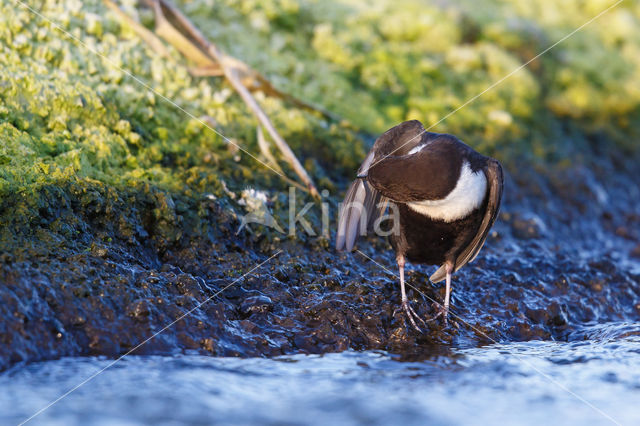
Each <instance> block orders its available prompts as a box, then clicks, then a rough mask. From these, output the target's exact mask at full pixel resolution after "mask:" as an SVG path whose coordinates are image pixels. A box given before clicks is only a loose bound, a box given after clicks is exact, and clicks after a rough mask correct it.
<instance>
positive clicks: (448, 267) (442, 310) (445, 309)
mask: <svg viewBox="0 0 640 426" xmlns="http://www.w3.org/2000/svg"><path fill="white" fill-rule="evenodd" d="M453 267H454V264H453V263H452V262H449V261H447V262H446V263H445V271H446V273H447V277H446V287H445V294H444V306H443V305H441V304H439V303H434V304H433V305H432V306H434V307H435V309H437V310H438V313H437V314H436V316H435V317H433V318H432V319H436V318H438V317H439V316H440V315H442V318H443V321H444V325H445V326H446V325H447V323H448V321H447V317H448V315H449V300H450V298H451V275H452V274H453Z"/></svg>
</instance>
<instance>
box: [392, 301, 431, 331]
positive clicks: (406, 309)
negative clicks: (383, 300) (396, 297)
mask: <svg viewBox="0 0 640 426" xmlns="http://www.w3.org/2000/svg"><path fill="white" fill-rule="evenodd" d="M400 309H402V310H404V312H405V314H406V315H407V318H409V322H410V323H411V325H412V326H413V328H415V329H416V330H417V331H419V332H420V333H424V331H423V330H422V329H421V328H420V327H418V324H417V323H416V319H417V320H418V321H420V322H421V323H422V325H423V326H424V327H425V328H426V327H427V323H426V322H425V320H423V319H422V318H420V315H418V314H417V313H416V311H414V310H413V308H412V307H411V305H410V304H409V301H408V300H407V299H405V300H403V301H402V304H401V305H400V307H399V308H396V310H395V311H393V315H394V316H395V315H396V314H397V313H398V311H399V310H400Z"/></svg>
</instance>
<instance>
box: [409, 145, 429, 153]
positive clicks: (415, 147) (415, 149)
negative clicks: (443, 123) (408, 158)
mask: <svg viewBox="0 0 640 426" xmlns="http://www.w3.org/2000/svg"><path fill="white" fill-rule="evenodd" d="M425 146H427V144H426V143H423V144H422V145H418V146H414V147H413V148H411V151H409V152H408V153H407V155H411V154H415V153H418V152H420V151H422V149H423V148H424V147H425Z"/></svg>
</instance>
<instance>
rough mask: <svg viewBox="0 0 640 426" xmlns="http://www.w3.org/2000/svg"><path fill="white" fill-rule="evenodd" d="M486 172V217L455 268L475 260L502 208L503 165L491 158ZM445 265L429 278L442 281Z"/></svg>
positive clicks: (461, 254) (433, 280)
mask: <svg viewBox="0 0 640 426" xmlns="http://www.w3.org/2000/svg"><path fill="white" fill-rule="evenodd" d="M484 174H485V176H486V177H487V182H488V183H489V195H488V197H489V200H488V201H487V211H486V212H485V214H484V218H483V219H482V222H481V223H480V227H479V228H478V232H477V233H476V235H475V237H473V239H472V240H471V242H470V243H469V245H467V247H465V249H464V250H463V251H462V252H461V253H460V254H459V255H458V257H457V259H456V266H455V270H454V271H457V270H458V269H460V268H462V267H463V266H464V265H466V264H467V263H469V262H473V260H474V259H475V258H476V256H477V255H478V253H479V252H480V249H481V248H482V246H483V245H484V242H485V240H486V239H487V235H489V229H491V226H493V223H494V222H495V221H496V217H497V216H498V210H499V209H500V200H501V199H502V188H503V186H504V184H503V176H502V167H501V166H500V163H498V162H497V161H496V160H494V159H489V163H488V165H487V168H486V169H485V170H484ZM446 274H447V273H446V270H445V266H444V265H442V266H441V267H440V268H439V269H438V270H437V271H436V272H435V273H434V274H433V275H431V277H429V279H430V280H431V282H433V283H437V282H439V281H442V280H443V279H445V277H446Z"/></svg>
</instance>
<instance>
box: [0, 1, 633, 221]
mask: <svg viewBox="0 0 640 426" xmlns="http://www.w3.org/2000/svg"><path fill="white" fill-rule="evenodd" d="M29 4H31V5H32V7H34V8H36V9H37V10H38V11H39V13H42V15H44V16H45V17H46V18H48V19H51V20H53V21H54V22H55V25H54V24H52V23H51V22H49V21H47V19H43V18H42V17H39V16H37V15H36V14H34V13H32V12H31V11H29V10H27V9H25V8H23V7H21V6H16V5H14V4H12V3H5V4H3V5H2V6H0V16H1V18H0V141H2V143H1V144H0V196H1V197H3V199H4V198H6V197H7V196H8V195H11V194H25V196H34V195H35V194H37V193H39V191H41V188H44V187H48V186H50V185H54V186H55V185H62V186H64V187H69V185H71V186H73V185H80V186H83V185H85V184H89V185H94V186H97V187H100V186H101V185H104V186H105V187H110V188H119V190H122V189H123V188H137V190H138V191H141V192H142V193H145V191H146V190H145V188H146V187H147V186H148V185H151V186H152V187H154V188H157V189H159V190H160V191H165V192H166V193H167V194H174V196H176V195H177V194H180V195H181V196H184V197H187V198H191V199H193V200H199V199H201V198H202V196H203V195H204V194H213V195H214V197H216V198H219V199H225V198H226V197H228V194H229V192H228V190H229V189H230V190H231V192H232V193H239V192H240V191H241V190H242V189H244V188H246V187H247V186H254V187H258V188H270V189H271V190H278V189H283V190H284V189H285V183H284V182H283V181H282V180H280V179H279V178H278V177H277V176H276V175H274V174H273V173H271V171H269V170H268V169H267V168H266V167H264V166H263V165H261V164H260V163H259V162H257V161H255V160H254V159H252V158H250V157H249V156H248V155H246V154H245V153H244V152H242V151H239V150H238V149H237V146H236V144H237V145H239V146H241V147H243V148H245V149H247V150H248V151H249V152H250V153H252V154H253V155H257V156H259V154H258V153H259V149H258V147H257V144H256V131H255V130H256V125H257V121H256V120H255V118H254V117H253V116H252V114H251V113H250V111H249V110H248V109H247V108H246V106H245V105H244V104H243V103H242V101H241V100H240V99H239V97H238V96H236V95H235V93H234V92H233V90H232V89H231V88H230V86H228V84H226V83H225V81H224V80H223V79H220V78H209V79H201V78H193V77H191V76H190V75H189V73H188V70H187V65H188V64H185V63H184V61H183V59H182V58H181V57H180V55H179V54H178V53H177V52H175V51H172V52H171V57H170V58H159V57H158V56H157V55H156V54H155V53H154V52H153V51H151V50H149V48H148V47H147V46H146V45H145V44H144V42H142V41H141V40H140V39H139V38H138V37H137V36H136V35H135V33H134V32H133V31H132V30H131V29H130V28H128V27H127V26H126V25H123V24H122V23H121V22H120V21H119V20H118V18H117V17H116V16H115V15H114V14H113V13H112V12H111V11H109V10H107V9H106V8H105V7H104V5H103V4H102V2H100V1H98V0H91V1H86V2H80V1H77V0H66V1H62V2H54V1H45V2H43V3H38V4H35V3H29ZM123 4H124V8H125V9H126V11H127V12H128V13H129V14H131V15H132V16H134V17H136V18H138V19H140V20H141V22H143V23H144V24H145V25H147V26H149V27H151V26H152V24H153V22H152V21H153V17H152V15H151V14H150V13H149V11H148V10H144V9H143V10H142V11H140V10H137V9H136V8H135V2H133V1H126V2H123ZM178 4H179V6H180V7H181V8H182V9H183V10H184V11H185V12H186V13H187V14H188V15H189V16H190V17H192V19H193V20H194V22H195V23H196V24H197V26H198V27H199V28H201V29H202V30H203V31H204V33H205V34H207V35H208V36H209V37H210V38H211V39H212V40H215V41H216V42H217V43H218V44H219V45H220V47H221V48H222V49H224V50H225V51H227V52H229V53H230V54H232V55H235V56H237V57H239V58H240V59H242V60H244V61H246V62H247V63H249V64H250V65H252V66H253V67H255V68H256V69H258V70H260V71H261V72H263V73H264V74H265V75H266V76H267V77H268V78H269V79H270V80H271V81H272V82H273V83H274V84H275V86H277V87H278V88H280V89H282V90H284V91H286V92H289V93H291V94H293V95H295V96H297V97H299V98H301V99H305V100H308V101H311V102H314V103H317V104H320V105H323V106H325V107H327V108H328V109H330V110H332V111H334V112H336V113H338V114H340V115H341V116H342V117H344V118H345V121H344V122H341V123H335V122H328V121H326V120H325V119H323V118H321V117H320V116H318V115H316V114H313V113H309V112H307V111H301V110H298V109H296V108H294V107H292V106H291V105H288V104H286V103H285V102H283V101H282V100H280V99H275V98H272V97H267V96H264V95H262V94H260V93H258V94H257V95H256V97H257V99H258V102H259V103H260V104H261V105H262V107H263V108H264V109H265V111H266V112H267V113H268V114H269V115H270V117H271V118H272V119H273V121H274V123H275V125H276V127H277V128H278V129H279V131H280V132H281V133H282V135H283V136H284V137H285V138H286V139H287V141H288V142H289V143H290V145H291V147H292V148H293V150H294V151H295V152H296V153H297V154H298V155H299V156H300V159H301V160H302V162H303V163H304V165H305V167H306V168H307V169H308V170H309V171H310V173H311V174H312V175H313V176H314V178H315V179H316V181H317V182H318V184H319V186H320V188H321V189H322V188H328V189H330V190H335V189H336V188H337V187H336V183H339V182H341V181H342V178H343V176H345V175H347V174H350V173H352V171H353V170H354V169H355V168H356V167H357V165H358V163H359V161H360V160H361V159H362V158H363V157H364V153H365V152H366V147H367V143H369V142H370V139H371V138H370V137H368V136H366V135H375V134H377V133H379V132H381V131H383V130H385V129H386V128H388V127H391V126H392V125H394V124H397V123H398V122H399V121H402V120H406V119H414V118H415V119H420V120H421V121H423V123H425V125H427V126H430V125H433V124H436V123H437V125H436V126H435V127H434V128H433V130H434V131H440V132H450V133H454V134H456V135H459V136H460V137H461V138H463V139H464V140H465V141H467V142H469V143H470V144H472V145H473V146H474V147H476V148H478V149H479V150H481V151H483V152H486V153H488V154H493V155H496V156H497V157H499V158H500V159H501V160H503V161H505V162H506V163H507V165H508V164H509V162H510V161H513V160H512V159H513V158H518V157H521V156H522V155H529V156H532V157H536V158H540V159H549V158H553V159H556V160H562V159H563V157H565V156H567V155H568V154H569V153H571V152H577V151H580V150H581V148H582V147H583V146H586V145H588V144H589V143H592V141H593V140H594V136H593V135H596V136H597V137H596V138H595V140H598V141H600V140H614V141H616V142H617V143H618V146H620V147H623V148H625V149H635V148H636V146H637V143H636V142H635V141H636V140H637V138H638V136H640V108H639V107H638V105H639V104H640V89H639V87H640V86H638V84H637V82H638V81H640V59H638V58H640V55H639V54H638V53H639V52H640V32H639V31H637V28H638V24H639V23H640V7H639V6H638V5H636V4H633V3H629V4H627V3H624V4H621V5H619V6H618V7H616V8H615V9H613V10H611V11H610V12H608V13H607V14H606V15H603V16H602V17H601V18H600V19H598V20H596V21H594V22H593V23H591V24H589V26H588V27H586V28H584V29H583V30H581V31H580V32H578V33H576V34H575V35H573V36H572V37H571V38H569V39H567V40H566V41H564V42H563V43H561V44H560V45H558V46H557V47H555V48H554V49H553V50H552V51H551V52H549V53H548V54H546V55H544V56H542V57H541V58H540V59H537V60H535V61H533V62H532V63H531V64H530V65H529V66H528V67H526V68H523V69H521V70H519V71H518V72H516V73H514V74H513V75H511V76H510V77H509V78H508V79H506V80H504V81H502V82H501V83H500V84H499V85H497V86H496V87H495V88H492V89H491V90H489V91H488V92H486V93H485V94H483V95H482V96H481V97H479V98H477V99H475V100H474V101H473V102H472V103H469V104H468V105H465V102H466V101H467V100H469V99H472V98H473V97H474V96H476V95H477V94H479V93H481V92H483V91H484V90H485V89H486V88H487V87H490V86H491V85H492V84H494V83H496V82H498V81H500V79H501V78H503V77H504V76H506V75H509V73H511V72H512V71H513V70H515V69H516V68H518V67H519V66H521V65H523V64H524V63H525V62H527V61H529V60H530V59H532V58H533V57H534V56H535V55H536V54H537V53H538V52H540V51H542V50H544V49H545V48H546V47H548V46H549V45H551V44H552V43H553V42H555V41H556V40H559V39H560V38H562V37H563V36H565V35H566V34H568V33H569V32H571V31H572V30H574V29H575V28H577V27H578V26H580V25H582V24H583V23H584V22H586V21H587V20H588V19H589V18H591V17H593V16H595V15H596V14H597V13H599V12H600V11H601V10H603V9H604V8H606V7H607V6H608V4H607V2H604V1H599V0H590V1H586V2H581V1H577V0H576V1H570V2H566V4H565V2H563V4H562V5H559V4H556V3H555V2H552V1H550V0H549V1H541V2H536V4H535V5H530V4H528V3H527V4H522V3H520V2H503V1H498V0H483V1H482V2H480V3H478V2H475V1H474V2H471V1H466V2H459V3H457V4H456V5H453V4H451V5H447V6H443V5H441V4H440V3H437V2H427V1H422V2H415V1H408V0H402V1H399V2H398V1H390V0H389V1H382V2H380V1H376V2H373V1H370V2H361V1H355V0H341V1H338V0H332V1H319V0H302V1H290V0H269V1H255V0H242V1H238V0H221V1H216V2H213V3H211V2H208V1H204V0H193V1H182V2H179V3H178ZM58 25H59V26H60V27H59V28H58V27H57V26H58ZM165 97H166V98H167V99H170V101H167V99H165ZM463 105H464V107H463V108H461V109H460V110H458V111H456V112H455V114H452V115H449V114H450V113H451V112H452V111H455V110H456V109H457V108H459V107H461V106H463ZM202 116H208V117H211V118H212V119H213V122H215V123H216V124H217V126H216V128H215V131H212V130H210V129H207V128H206V127H205V126H204V125H203V124H202V122H201V121H200V119H199V118H200V117H202ZM443 117H446V119H445V120H443V121H441V119H442V118H443ZM285 170H288V169H286V167H285ZM289 172H290V171H289ZM83 182H84V183H83ZM143 198H144V197H143ZM280 198H281V197H280ZM280 198H276V204H278V203H279V204H278V205H280V204H282V205H286V201H285V200H280ZM158 202H159V203H160V204H163V203H161V202H160V201H158ZM165 204H166V205H169V204H170V203H169V204H167V203H165ZM32 213H33V212H32ZM34 214H35V213H34ZM163 215H164V216H163ZM161 216H162V217H164V219H163V220H165V222H166V223H172V224H175V222H176V219H175V218H173V216H172V215H170V214H168V216H167V215H165V214H164V213H163V214H161ZM165 216H166V217H165ZM178 216H180V215H178ZM176 217H177V216H176Z"/></svg>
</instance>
